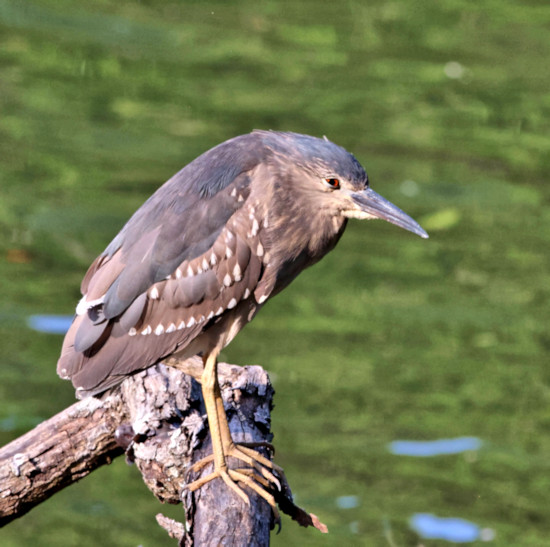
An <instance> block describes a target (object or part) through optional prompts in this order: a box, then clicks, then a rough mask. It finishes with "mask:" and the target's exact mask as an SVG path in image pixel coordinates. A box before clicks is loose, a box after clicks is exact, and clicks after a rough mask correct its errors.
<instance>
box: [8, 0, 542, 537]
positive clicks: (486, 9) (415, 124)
mask: <svg viewBox="0 0 550 547" xmlns="http://www.w3.org/2000/svg"><path fill="white" fill-rule="evenodd" d="M549 30H550V4H548V3H547V2H544V1H537V0H531V1H525V2H520V1H517V0H507V1H506V0H503V1H498V2H497V1H494V0H485V1H481V2H479V1H476V2H474V1H470V0H445V1H441V2H431V1H428V2H426V1H425V0H394V1H383V0H373V1H369V2H361V1H358V0H349V1H348V2H319V1H312V0H305V1H301V2H283V1H277V0H256V1H249V2H231V3H229V2H223V1H221V0H217V1H204V0H203V1H185V2H182V1H180V2H175V1H173V2H169V1H162V0H143V1H141V2H138V1H128V0H122V1H118V2H109V1H107V0H88V1H87V2H82V3H77V2H73V1H69V0H25V2H22V1H20V0H0V151H1V153H0V287H1V294H2V297H1V299H0V339H1V343H0V365H1V366H0V444H2V445H3V444H5V443H7V442H9V441H10V440H12V439H14V438H16V437H18V436H20V435H22V434H23V433H24V432H25V431H27V430H29V429H31V428H32V427H34V426H35V425H36V424H37V423H38V422H40V421H41V420H43V419H46V418H48V417H50V416H51V415H53V414H55V413H57V412H59V411H61V410H63V409H64V408H65V407H67V406H69V405H70V404H72V403H73V402H74V391H73V389H72V386H71V385H70V383H69V382H63V381H61V380H60V379H58V377H57V375H56V373H55V364H56V360H57V357H58V354H59V350H60V347H61V342H62V334H55V331H56V330H57V331H58V332H62V331H63V328H64V323H63V317H65V316H70V315H71V314H72V313H73V311H74V307H75V304H76V302H77V301H78V299H79V297H80V294H79V284H80V281H81V279H82V277H83V275H84V273H85V271H86V269H87V267H88V265H89V264H90V262H91V261H92V260H93V259H94V258H95V256H96V255H97V254H99V253H100V252H101V251H102V250H103V249H104V247H105V246H106V245H107V244H108V243H109V241H110V240H111V239H112V238H113V237H114V235H115V234H116V233H117V232H118V230H119V229H120V228H121V227H122V226H123V224H124V223H125V221H126V220H127V219H128V218H129V216H130V215H131V214H132V213H133V212H134V210H135V209H137V208H138V207H139V206H140V205H141V204H142V202H143V201H144V200H145V199H146V198H147V197H148V196H149V195H150V194H151V193H152V192H153V191H154V190H155V189H156V188H157V187H158V186H159V185H160V184H161V183H162V182H164V181H165V180H166V179H168V178H169V177H170V176H171V175H172V174H173V173H175V172H176V171H177V170H179V169H180V168H181V167H182V166H184V165H185V164H186V163H188V162H189V161H191V160H192V159H194V158H195V157H196V156H197V155H199V154H200V153H202V152H203V151H205V150H207V149H209V148H211V147H212V146H214V145H216V144H218V143H219V142H221V141H223V140H225V139H227V138H230V137H233V136H235V135H238V134H241V133H246V132H249V131H251V130H252V129H254V128H262V129H278V130H291V131H296V132H301V133H308V134H312V135H316V136H322V135H327V136H328V137H329V138H330V139H331V140H333V141H334V142H336V143H338V144H340V145H342V146H344V147H345V148H347V149H348V150H350V151H352V152H353V153H354V154H355V155H356V157H357V158H358V159H359V160H360V161H361V163H362V164H363V165H364V166H365V167H366V170H367V172H368V173H369V176H370V179H371V181H372V187H373V188H374V189H375V190H376V191H378V192H380V193H381V194H382V195H384V196H385V197H386V198H388V199H390V200H391V201H393V202H394V203H396V204H397V205H398V206H399V207H401V208H402V209H404V210H405V211H406V212H407V213H409V214H410V215H411V216H413V217H414V218H415V219H417V220H418V221H419V222H420V223H421V224H422V225H423V227H424V228H425V229H426V230H427V231H428V232H429V233H430V236H431V238H430V239H429V240H421V239H420V238H418V237H415V236H413V235H412V234H410V233H407V232H405V231H403V230H399V229H398V228H396V227H395V226H391V225H389V224H386V223H383V222H359V221H351V222H350V225H349V228H348V230H347V232H346V234H345V236H344V237H343V239H342V241H341V242H340V244H339V245H338V247H337V249H336V250H335V251H334V252H333V253H332V254H330V255H329V256H328V257H326V258H325V259H324V260H323V261H322V262H321V263H320V264H318V265H317V266H315V267H314V268H313V269H311V270H309V271H307V272H305V273H304V274H302V276H301V277H300V278H298V280H297V281H296V282H295V283H294V284H293V285H292V286H291V287H290V288H289V289H288V290H286V291H285V292H284V293H283V294H281V295H280V296H278V297H277V298H276V299H274V300H273V301H271V302H270V303H269V304H268V305H267V306H266V308H265V309H264V310H263V311H262V313H261V314H260V315H259V316H258V317H257V318H256V319H255V321H254V322H253V323H252V324H251V325H250V326H248V327H247V328H246V329H245V330H244V331H243V332H242V333H241V335H240V336H239V337H238V338H237V339H236V341H235V342H234V343H233V344H232V345H231V346H230V347H228V348H227V349H226V350H225V351H224V354H223V355H222V357H223V359H224V360H227V361H229V362H233V363H238V364H261V365H262V366H263V367H264V368H266V369H267V370H268V371H269V372H270V374H271V378H272V381H273V383H274V386H275V389H276V392H277V393H276V399H275V402H276V408H275V410H274V413H273V430H274V433H275V440H274V442H275V445H276V447H277V456H276V457H277V461H278V463H279V464H280V465H282V466H283V467H284V468H285V470H286V474H287V477H288V479H289V481H290V484H291V486H292V488H293V491H294V493H295V495H296V499H297V502H298V503H299V504H300V505H302V506H304V507H306V508H307V509H308V510H309V511H312V512H314V513H316V514H317V515H318V516H319V517H320V519H321V520H322V521H324V522H325V523H326V524H327V525H328V526H329V529H330V535H329V536H321V534H319V533H318V532H317V531H315V530H311V529H307V530H304V529H300V528H298V526H297V525H295V523H293V522H291V521H290V520H289V519H284V520H283V530H282V532H281V534H280V535H278V536H274V537H273V545H275V546H277V545H285V546H291V545H296V546H298V545H336V544H338V545H381V546H382V545H389V546H409V545H410V546H416V545H441V544H446V543H447V542H448V541H450V542H456V543H458V542H462V541H464V542H473V543H476V542H479V543H481V542H489V543H492V544H495V545H514V546H515V545H522V546H540V545H545V544H546V545H548V537H550V520H549V519H548V507H550V494H549V491H550V464H549V458H548V454H549V453H550V437H549V429H550V406H549V402H550V367H549V365H548V353H549V350H550V334H549V333H548V324H549V319H550V312H549V303H550V274H549V265H550V264H549V249H550V213H549V209H548V203H549V198H550V188H549V187H548V183H547V173H548V171H549V169H550V154H549V149H550V134H549V131H548V130H549V128H550V122H549V119H550V71H549V70H548V59H549V58H550V33H549ZM44 316H45V317H44ZM49 316H61V324H60V325H57V324H55V323H52V321H51V318H49ZM43 331H47V332H43ZM52 331H54V332H52ZM403 441H408V442H407V443H405V442H403ZM159 511H162V512H164V513H165V514H167V515H169V516H172V517H174V518H181V517H182V515H183V513H182V511H181V508H179V507H164V506H161V505H160V504H159V502H157V501H156V499H154V497H153V496H152V494H151V493H150V492H149V491H148V490H147V489H146V487H145V486H144V485H143V483H142V481H141V477H140V475H139V473H138V471H137V470H136V469H135V468H132V467H129V466H127V465H126V463H125V462H124V459H123V458H119V460H118V461H115V462H114V463H113V464H112V465H111V466H109V467H106V468H103V469H101V470H98V471H97V472H95V473H93V474H92V475H91V476H89V477H88V478H86V479H85V480H83V481H82V482H81V483H79V484H76V485H74V486H72V487H71V488H68V489H66V490H64V491H62V492H60V493H59V494H57V495H56V496H54V497H53V498H52V499H50V500H49V501H47V502H46V503H44V504H42V505H41V506H39V507H37V508H36V509H34V510H32V512H31V513H29V514H28V515H26V516H25V517H23V518H22V519H20V520H18V521H16V522H14V523H13V524H10V525H9V526H7V527H6V528H5V529H3V530H1V531H0V543H1V544H2V545H3V546H17V547H19V546H30V545H33V546H36V545H56V546H61V547H64V546H73V545H79V546H88V545H89V546H92V545H97V544H98V543H102V544H103V545H121V546H134V545H143V546H151V545H166V546H171V545H173V544H174V542H173V540H170V539H169V538H168V536H167V535H166V534H165V532H164V531H163V530H161V529H160V528H159V527H158V526H157V524H156V522H155V520H154V515H155V514H156V513H157V512H159ZM445 519H454V520H445ZM430 538H431V539H430Z"/></svg>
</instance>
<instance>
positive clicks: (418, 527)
mask: <svg viewBox="0 0 550 547" xmlns="http://www.w3.org/2000/svg"><path fill="white" fill-rule="evenodd" d="M409 523H410V526H411V528H412V529H413V530H414V531H415V532H416V533H417V534H418V535H420V536H421V537H423V538H424V539H444V540H447V541H452V542H454V543H467V542H470V541H477V540H481V541H491V540H493V539H494V536H495V534H494V532H493V530H491V529H489V528H485V529H482V528H480V527H479V526H478V525H477V524H474V523H473V522H470V521H468V520H464V519H459V518H442V517H436V516H435V515H432V514H431V513H416V514H414V515H413V516H412V517H411V519H410V522H409Z"/></svg>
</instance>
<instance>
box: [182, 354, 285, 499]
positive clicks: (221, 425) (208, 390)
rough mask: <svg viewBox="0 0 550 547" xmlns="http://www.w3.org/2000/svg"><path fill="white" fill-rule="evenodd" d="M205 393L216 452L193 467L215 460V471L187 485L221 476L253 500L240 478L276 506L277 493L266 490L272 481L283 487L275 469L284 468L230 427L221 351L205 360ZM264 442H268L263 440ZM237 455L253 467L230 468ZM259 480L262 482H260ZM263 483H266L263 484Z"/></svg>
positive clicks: (202, 379)
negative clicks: (243, 442) (222, 387)
mask: <svg viewBox="0 0 550 547" xmlns="http://www.w3.org/2000/svg"><path fill="white" fill-rule="evenodd" d="M201 384H202V394H203V398H204V404H205V406H206V414H207V416H208V425H209V428H210V435H211V438H212V455H211V456H207V457H206V458H203V459H202V460H200V461H198V462H197V463H195V464H194V465H193V466H192V467H191V471H198V470H200V469H201V468H202V467H204V466H205V465H206V464H208V463H211V462H212V461H213V462H214V471H213V472H212V473H210V474H209V475H207V476H206V477H202V478H200V479H197V480H196V481H194V482H192V483H190V484H188V485H187V486H186V488H189V489H190V490H191V491H194V490H197V489H198V488H200V487H201V486H203V485H204V484H206V483H207V482H209V481H211V480H213V479H215V478H218V477H219V478H221V479H222V480H223V481H224V482H225V483H226V484H227V485H228V486H229V487H230V488H231V489H232V490H233V491H234V492H235V493H236V494H237V495H238V496H240V497H241V499H242V500H243V501H244V502H246V503H249V500H248V496H247V495H246V494H245V492H244V491H243V490H242V488H240V487H239V486H238V485H237V482H240V483H241V484H244V485H246V486H248V487H249V488H250V489H251V490H253V491H255V492H256V493H258V494H259V495H260V496H262V497H263V498H264V499H265V500H266V501H267V502H268V503H269V504H270V505H271V506H272V507H275V505H276V504H275V500H274V498H273V496H272V495H271V494H270V493H269V492H267V491H266V490H265V488H264V487H267V486H268V485H269V483H272V484H274V485H275V486H276V487H277V489H279V490H280V489H281V485H280V482H279V480H278V479H277V478H276V477H275V475H274V474H273V473H272V471H275V472H276V473H278V474H280V475H281V477H282V476H284V475H283V470H282V469H281V468H280V467H279V466H278V465H275V464H274V463H273V462H272V461H271V460H269V459H267V458H265V457H264V456H262V455H261V454H259V453H258V452H256V451H255V450H253V449H252V448H249V447H248V446H245V445H240V444H235V443H234V442H233V439H232V437H231V433H230V431H229V425H228V423H227V417H226V415H225V409H224V407H223V399H222V396H221V391H220V385H219V383H218V363H217V353H211V354H209V355H208V356H207V357H206V359H205V360H204V371H203V374H202V377H201ZM259 444H260V445H263V444H264V443H259ZM228 457H233V458H237V459H239V460H241V461H243V462H244V463H246V464H247V465H249V466H250V467H251V469H229V468H228V466H227V458H228ZM258 483H259V484H258ZM262 485H263V486H264V487H262Z"/></svg>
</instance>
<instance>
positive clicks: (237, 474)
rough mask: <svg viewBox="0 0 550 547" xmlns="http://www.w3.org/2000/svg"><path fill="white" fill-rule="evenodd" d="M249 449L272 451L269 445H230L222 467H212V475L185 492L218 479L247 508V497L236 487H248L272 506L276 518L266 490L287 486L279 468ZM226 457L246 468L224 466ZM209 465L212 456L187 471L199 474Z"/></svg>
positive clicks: (278, 489) (202, 478)
mask: <svg viewBox="0 0 550 547" xmlns="http://www.w3.org/2000/svg"><path fill="white" fill-rule="evenodd" d="M251 446H262V447H267V448H270V449H273V447H272V446H271V445H270V444H269V443H242V444H240V443H239V444H234V443H231V444H230V445H228V446H226V447H224V463H223V464H222V465H216V464H215V465H214V471H212V473H209V474H208V475H206V476H205V477H201V478H200V479H197V480H195V481H193V482H191V483H189V484H187V485H186V487H185V488H187V489H189V490H191V491H192V492H193V491H195V490H197V489H198V488H200V487H201V486H203V485H205V484H206V483H207V482H210V481H211V480H213V479H216V478H221V479H222V480H223V481H224V482H225V484H227V486H229V487H230V488H231V489H232V490H233V491H234V492H235V493H236V494H237V495H238V496H239V497H240V498H241V499H242V500H243V501H244V502H245V503H246V504H249V503H250V502H249V499H248V495H247V494H246V493H245V492H244V490H243V489H242V488H241V487H240V486H239V485H238V484H237V483H240V484H241V485H244V486H248V487H249V488H250V489H251V490H253V491H254V492H256V493H257V494H258V495H260V496H261V497H262V498H264V499H265V500H266V501H267V502H268V503H269V505H271V507H272V508H273V511H274V513H275V516H276V517H277V516H278V512H277V509H276V506H277V503H276V501H275V498H274V497H273V495H272V494H271V493H270V492H269V490H272V489H273V487H275V488H276V489H277V491H280V490H281V480H282V481H284V483H285V484H286V479H285V476H284V472H283V470H282V468H281V467H279V466H278V465H276V464H275V463H273V462H272V461H271V460H269V459H267V458H266V457H264V456H262V455H261V454H260V453H258V452H256V450H253V449H252V448H251ZM227 457H232V458H236V459H238V460H240V461H242V462H244V463H245V464H247V465H248V466H249V467H244V468H235V469H231V468H229V467H228V466H227V459H226V458H227ZM211 462H215V458H214V454H211V455H210V456H206V457H205V458H203V459H201V460H199V461H198V462H196V463H194V464H193V465H192V466H191V468H190V470H189V471H191V472H196V471H200V470H201V469H202V468H203V467H204V466H205V465H207V464H209V463H211ZM276 475H278V476H279V477H280V479H281V480H279V478H277V476H276Z"/></svg>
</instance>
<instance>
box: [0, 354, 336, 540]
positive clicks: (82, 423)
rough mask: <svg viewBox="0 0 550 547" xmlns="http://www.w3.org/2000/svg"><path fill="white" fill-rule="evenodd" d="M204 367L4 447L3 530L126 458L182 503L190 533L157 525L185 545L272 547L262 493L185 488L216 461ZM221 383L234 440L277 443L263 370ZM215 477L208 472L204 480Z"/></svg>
mask: <svg viewBox="0 0 550 547" xmlns="http://www.w3.org/2000/svg"><path fill="white" fill-rule="evenodd" d="M201 367H202V363H201V361H200V359H198V358H192V359H189V360H187V361H186V362H185V366H184V367H183V368H185V370H186V372H188V373H189V374H190V375H188V374H184V373H183V372H181V371H180V370H177V369H175V368H174V367H169V366H168V367H167V366H164V365H163V364H159V365H156V366H154V367H151V368H149V369H147V370H146V371H144V372H141V373H139V374H135V375H133V376H131V377H129V378H127V379H126V380H125V381H124V382H123V383H122V384H121V386H120V387H119V388H116V389H114V390H111V391H109V392H108V393H107V394H105V395H103V396H102V397H100V398H93V397H90V398H86V399H84V400H82V401H80V402H78V403H76V404H74V405H72V406H70V407H69V408H67V409H65V410H64V411H62V412H60V413H59V414H57V415H56V416H54V417H52V418H50V419H49V420H46V421H45V422H43V423H41V424H39V425H38V426H37V427H35V428H34V429H33V430H32V431H29V432H28V433H26V434H25V435H23V436H22V437H20V438H18V439H16V440H14V441H12V442H11V443H10V444H8V445H7V446H5V447H3V448H1V449H0V526H3V525H5V524H7V523H8V522H10V521H12V520H14V519H15V518H18V517H20V516H22V515H24V514H25V513H26V512H28V511H29V510H30V509H32V508H33V507H34V506H35V505H37V504H39V503H41V502H42V501H44V500H46V499H47V498H49V497H50V496H52V495H53V494H54V493H55V492H57V491H58V490H61V489H62V488H64V487H66V486H68V485H70V484H72V483H73V482H76V481H77V480H79V479H81V478H83V477H85V476H86V475H88V474H89V473H91V472H92V471H93V470H94V469H96V468H97V467H99V466H101V465H104V464H106V463H110V462H111V461H112V459H113V458H115V457H117V456H119V455H121V454H123V453H124V452H126V454H127V458H128V459H129V460H130V461H132V462H134V463H135V464H136V466H137V467H138V469H139V471H140V472H141V474H142V476H143V480H144V482H145V483H146V485H147V486H148V488H149V489H150V490H151V491H152V492H153V493H154V494H155V496H156V497H157V498H158V499H159V500H160V501H162V502H166V503H180V502H182V501H183V505H184V508H185V521H186V525H185V526H183V525H182V524H181V523H177V522H175V521H173V520H171V519H167V518H166V517H163V516H162V515H158V516H157V520H158V522H159V524H160V525H161V526H163V527H164V528H165V529H166V530H167V531H168V533H169V534H170V535H171V536H172V537H174V538H176V539H177V540H178V542H179V544H180V545H186V546H190V545H194V544H196V545H220V544H225V545H268V544H269V531H270V528H271V527H272V524H273V516H272V511H271V508H270V507H269V505H268V504H267V503H266V502H265V501H264V500H263V499H262V498H261V497H259V496H258V495H256V494H255V493H254V492H251V491H250V490H248V489H246V491H247V494H248V496H249V498H250V504H249V505H246V504H245V503H244V502H243V501H242V500H241V499H240V498H239V497H237V496H236V495H235V494H234V493H233V492H232V491H231V490H230V489H229V488H228V487H227V486H226V485H225V484H224V483H223V482H222V481H220V480H214V481H211V482H209V483H207V484H205V485H204V486H203V487H201V488H200V489H199V490H197V491H195V492H190V491H188V490H187V489H185V484H186V483H187V478H188V477H187V476H186V474H187V472H188V469H189V468H190V466H191V465H192V464H193V463H194V462H196V461H198V460H199V459H201V458H202V457H203V456H205V455H207V454H209V453H210V452H211V447H210V438H209V434H208V427H207V422H206V413H205V410H204V406H203V402H202V397H201V390H200V386H199V384H198V383H197V382H196V381H195V380H193V378H192V377H197V376H200V370H201ZM180 368H182V365H181V364H180ZM219 378H220V385H221V388H222V395H223V398H224V402H225V407H226V412H227V416H228V421H229V426H230V429H231V433H232V436H233V438H234V439H235V440H236V441H240V442H268V441H270V440H271V437H272V435H271V433H270V410H271V404H272V396H273V389H272V387H271V384H270V382H269V378H268V376H267V374H266V373H265V372H264V371H263V369H262V368H261V367H257V366H252V367H238V366H235V365H228V364H225V363H220V366H219ZM264 454H265V455H267V456H270V454H268V453H267V452H266V451H265V450H264ZM211 469H212V466H211V465H207V466H206V467H204V468H203V469H202V470H201V472H200V474H208V473H209V472H210V471H211ZM200 474H199V475H200ZM197 476H198V475H197ZM189 478H190V480H193V479H194V478H197V477H189ZM281 482H282V489H281V491H280V492H278V491H277V492H272V494H273V495H274V496H275V498H276V500H277V502H278V504H279V506H280V508H281V509H282V510H283V511H284V512H285V513H287V514H289V515H290V516H291V517H292V518H293V519H295V520H297V521H298V522H299V524H301V525H302V526H315V527H316V528H318V529H319V530H321V531H323V532H324V531H326V527H324V525H322V524H321V523H320V522H319V521H318V519H317V517H315V515H309V514H308V513H306V512H305V511H303V510H302V509H300V508H298V507H296V506H295V505H294V504H293V502H292V496H291V493H290V489H289V487H288V484H287V483H286V480H285V479H284V477H281ZM185 530H186V531H185Z"/></svg>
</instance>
